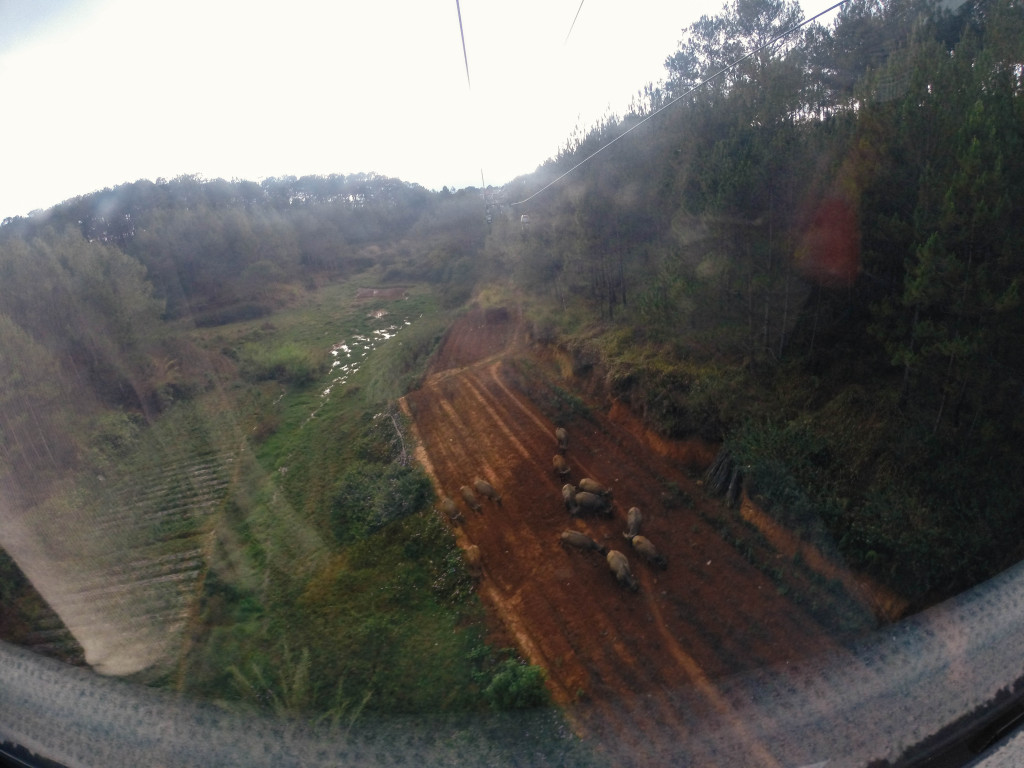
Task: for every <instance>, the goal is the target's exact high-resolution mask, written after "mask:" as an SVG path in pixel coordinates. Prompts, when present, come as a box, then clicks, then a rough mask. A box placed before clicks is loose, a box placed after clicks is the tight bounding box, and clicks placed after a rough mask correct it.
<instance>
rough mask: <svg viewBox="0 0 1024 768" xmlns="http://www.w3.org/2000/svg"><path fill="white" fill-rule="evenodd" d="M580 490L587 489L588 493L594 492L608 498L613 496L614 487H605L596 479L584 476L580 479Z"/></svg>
mask: <svg viewBox="0 0 1024 768" xmlns="http://www.w3.org/2000/svg"><path fill="white" fill-rule="evenodd" d="M580 490H581V491H586V492H587V493H593V494H594V495H596V496H603V497H604V498H606V499H610V498H611V497H612V489H611V488H605V487H604V486H603V485H601V484H600V483H599V482H597V481H596V480H591V479H590V478H589V477H584V478H583V479H582V480H580Z"/></svg>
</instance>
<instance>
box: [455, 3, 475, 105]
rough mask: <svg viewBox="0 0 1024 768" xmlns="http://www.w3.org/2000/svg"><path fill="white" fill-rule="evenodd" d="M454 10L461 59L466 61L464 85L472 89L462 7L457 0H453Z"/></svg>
mask: <svg viewBox="0 0 1024 768" xmlns="http://www.w3.org/2000/svg"><path fill="white" fill-rule="evenodd" d="M455 12H456V13H457V14H459V37H461V38H462V60H463V61H464V62H466V85H468V86H469V89H470V90H473V84H472V83H471V82H470V80H469V54H467V53H466V33H465V31H464V30H463V29H462V8H461V7H459V0H455Z"/></svg>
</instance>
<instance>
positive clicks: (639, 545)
mask: <svg viewBox="0 0 1024 768" xmlns="http://www.w3.org/2000/svg"><path fill="white" fill-rule="evenodd" d="M629 543H630V544H632V545H633V549H635V550H636V551H637V553H638V554H639V555H640V556H641V557H643V558H644V560H646V561H647V562H648V563H650V564H651V565H656V566H658V567H659V568H661V570H665V569H666V568H668V561H667V560H666V559H665V558H664V557H662V556H661V555H659V554H658V550H657V549H655V547H654V544H652V543H651V540H650V539H648V538H647V537H646V536H640V535H639V534H637V535H636V536H633V537H632V538H631V539H630V540H629Z"/></svg>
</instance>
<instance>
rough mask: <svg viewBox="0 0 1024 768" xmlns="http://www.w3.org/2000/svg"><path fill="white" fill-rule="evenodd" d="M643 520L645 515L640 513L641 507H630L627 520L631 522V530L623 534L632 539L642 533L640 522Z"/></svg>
mask: <svg viewBox="0 0 1024 768" xmlns="http://www.w3.org/2000/svg"><path fill="white" fill-rule="evenodd" d="M643 521H644V516H643V515H641V514H640V507H630V508H629V512H628V513H626V522H627V523H628V524H629V530H628V531H627V532H626V533H624V534H622V535H623V536H625V537H626V538H627V539H632V538H633V537H634V536H636V535H637V534H638V533H640V524H641V523H643Z"/></svg>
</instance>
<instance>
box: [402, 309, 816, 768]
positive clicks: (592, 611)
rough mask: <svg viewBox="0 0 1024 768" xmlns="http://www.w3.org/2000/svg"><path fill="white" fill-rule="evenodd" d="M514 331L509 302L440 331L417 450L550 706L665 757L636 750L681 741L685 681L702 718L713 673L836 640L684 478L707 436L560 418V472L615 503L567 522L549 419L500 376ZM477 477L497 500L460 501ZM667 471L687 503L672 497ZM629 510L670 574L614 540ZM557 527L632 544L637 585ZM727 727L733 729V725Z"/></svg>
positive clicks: (415, 412) (601, 417)
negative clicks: (609, 511) (476, 555)
mask: <svg viewBox="0 0 1024 768" xmlns="http://www.w3.org/2000/svg"><path fill="white" fill-rule="evenodd" d="M517 325H518V324H517V323H516V321H515V318H514V317H513V316H512V313H510V312H506V311H505V310H488V311H486V312H484V311H479V310H478V311H475V312H473V313H470V314H469V315H467V316H465V317H464V318H463V319H462V320H460V321H459V322H458V323H457V324H456V325H455V326H454V327H453V328H452V329H451V330H450V331H449V334H448V336H447V337H446V339H445V342H444V344H443V346H442V349H441V350H440V351H439V354H438V358H437V360H436V362H435V364H434V366H433V369H432V371H431V372H430V374H429V375H428V377H427V379H426V381H425V383H424V385H423V386H422V388H420V389H419V390H417V391H415V392H412V393H410V394H409V395H408V396H407V397H406V398H405V399H404V401H403V404H402V405H403V408H404V409H405V410H406V412H407V413H408V414H409V415H411V416H412V418H413V420H414V425H415V429H416V434H417V437H418V438H419V441H420V450H419V456H418V458H419V459H420V460H421V461H422V462H423V464H424V466H425V467H426V468H427V470H428V472H429V473H430V474H431V475H432V477H433V479H434V482H435V483H436V487H437V488H438V490H439V493H443V494H446V495H448V496H450V497H451V498H452V499H454V500H455V501H456V503H457V504H458V505H459V507H460V509H461V510H462V511H463V514H464V515H465V518H466V519H465V523H463V524H462V525H461V527H460V528H459V529H457V531H456V533H457V536H458V539H459V543H460V545H461V546H463V547H466V546H468V545H470V544H476V545H478V546H479V547H480V550H481V554H482V560H483V577H482V578H481V580H480V583H479V592H480V595H481V598H482V599H483V601H484V604H485V605H486V606H487V608H488V610H489V611H490V612H491V615H492V617H493V618H495V619H496V621H497V623H498V624H499V627H500V628H499V629H498V630H497V631H498V632H499V634H500V633H501V632H504V633H507V634H505V635H503V636H501V637H499V638H498V640H499V642H500V641H501V640H504V641H505V642H506V643H507V642H508V641H509V639H511V640H512V641H513V642H515V644H516V645H517V646H518V648H519V650H520V652H521V653H522V654H523V656H524V657H525V658H527V659H529V661H530V662H531V663H533V664H539V665H541V666H543V667H544V668H545V669H546V670H547V674H548V685H549V688H550V690H551V693H552V696H553V698H554V700H555V701H556V702H558V703H559V704H562V705H567V709H566V711H567V712H568V716H569V718H570V721H571V722H572V724H573V727H574V728H575V729H576V731H577V732H578V733H579V734H580V735H581V736H583V737H584V738H587V739H589V740H593V742H594V743H595V744H597V745H602V744H608V743H609V740H611V739H614V741H615V744H616V747H615V749H614V750H613V752H616V753H620V754H621V753H622V751H623V749H624V746H623V745H624V744H625V747H626V748H628V749H630V755H631V758H634V759H635V763H634V764H637V765H658V764H664V763H663V762H661V760H663V757H664V750H663V748H662V747H659V746H648V745H651V744H654V743H655V742H657V741H658V740H659V739H660V740H662V741H663V740H664V738H665V734H671V738H679V739H685V738H686V734H687V733H688V731H689V728H690V727H691V726H690V725H689V722H688V721H689V720H690V718H689V717H688V716H687V715H686V712H684V711H682V710H681V709H680V708H679V707H678V706H677V699H676V695H675V693H676V692H678V691H680V690H683V689H687V690H690V691H694V690H696V691H697V692H698V697H697V698H698V700H700V701H702V702H705V703H706V705H707V708H708V709H707V711H708V712H715V713H717V714H720V715H726V716H728V713H729V706H728V704H727V703H726V702H725V700H724V699H723V697H722V696H721V695H720V694H719V693H718V691H717V689H716V687H715V680H716V679H721V678H723V677H725V676H728V675H733V674H735V673H738V672H741V671H744V670H750V669H753V668H756V667H762V666H764V665H767V664H773V663H779V662H785V661H786V660H789V659H794V660H795V659H798V658H800V657H803V656H806V655H808V654H812V653H818V652H822V651H825V650H828V649H831V648H834V647H835V640H834V639H833V638H832V637H831V636H830V634H829V632H828V631H827V630H826V629H825V627H823V626H822V625H821V624H819V623H818V622H817V621H816V620H815V619H814V618H813V617H812V616H811V614H810V613H809V612H807V611H806V610H804V609H803V608H801V607H800V605H799V604H798V602H797V601H795V600H794V599H793V598H794V597H795V594H794V591H795V590H794V591H791V592H789V593H788V594H787V595H786V596H783V595H782V594H781V592H782V591H783V590H780V589H779V587H778V584H776V583H775V582H773V581H772V580H771V579H769V578H768V577H767V576H766V575H765V574H764V573H763V572H762V570H759V569H758V568H756V567H755V566H754V565H752V564H751V563H750V562H748V560H747V559H745V558H744V557H742V556H741V555H740V553H739V552H738V551H737V549H736V548H735V547H734V546H732V545H730V544H729V543H727V542H726V541H724V540H723V538H722V537H721V536H720V535H719V534H718V533H717V532H716V531H715V529H714V528H713V527H712V525H711V524H710V523H709V522H707V515H702V514H701V510H702V509H708V508H711V507H716V508H717V509H718V510H719V514H720V507H721V505H720V504H719V502H718V501H716V500H713V499H708V498H707V497H706V496H704V495H703V494H702V493H701V490H700V487H699V485H698V484H697V482H696V481H695V480H694V479H693V478H692V477H691V474H690V473H691V472H693V471H694V470H695V469H700V468H701V467H703V466H706V464H707V463H708V462H709V461H710V460H711V458H712V457H713V448H712V447H709V446H701V445H696V444H694V445H691V444H684V443H671V442H670V441H666V440H663V439H659V438H655V437H654V436H652V435H649V434H648V433H647V432H646V431H645V430H644V429H643V428H642V426H641V425H640V424H639V422H637V420H636V419H635V418H633V417H632V416H631V415H630V414H629V413H628V412H626V410H625V409H623V408H621V407H617V408H611V409H607V410H605V411H599V410H597V409H594V413H593V419H592V420H589V421H583V420H580V421H579V422H577V423H575V424H574V425H572V427H571V429H570V437H569V448H568V452H567V454H566V459H567V460H568V462H569V465H570V467H571V468H572V474H571V476H570V481H571V482H573V483H577V482H578V481H579V479H580V478H582V477H590V478H594V479H596V480H598V481H599V482H601V483H603V484H605V485H606V486H612V487H613V490H614V499H615V503H616V506H617V509H616V511H615V513H614V516H613V517H612V518H611V519H605V518H600V517H580V518H573V517H571V516H570V515H569V514H568V513H567V512H566V510H565V508H564V505H563V503H562V497H561V487H562V484H563V482H565V481H564V480H562V479H560V478H558V477H557V476H556V475H555V473H554V472H553V470H552V463H551V462H552V457H553V455H554V454H555V453H556V448H557V445H556V441H555V438H554V429H555V426H556V425H555V424H553V423H552V422H551V421H549V420H548V419H546V418H545V417H544V416H543V415H542V414H541V412H540V410H538V408H537V407H536V405H535V404H534V403H532V402H531V401H530V399H529V398H528V397H527V396H526V395H524V394H523V393H522V392H521V391H519V390H517V389H515V388H514V387H513V386H512V385H511V384H510V383H509V378H508V377H507V376H506V375H505V374H506V373H507V372H508V365H509V363H508V360H509V359H510V358H509V355H511V354H512V350H513V349H515V350H516V354H520V355H523V354H527V353H526V352H525V351H524V349H523V347H522V345H519V344H516V343H515V336H516V328H517ZM581 425H585V426H581ZM688 464H689V465H688ZM474 476H480V477H482V478H483V479H485V480H487V481H488V482H490V483H491V484H492V485H493V486H494V487H495V488H496V489H497V490H498V492H499V493H501V494H502V497H503V498H502V502H501V504H500V505H499V504H496V503H494V502H491V501H489V500H488V499H485V498H480V502H481V504H482V511H481V512H480V513H475V512H473V511H471V510H470V509H469V508H468V507H467V506H466V505H465V504H464V503H463V501H462V499H461V498H460V495H459V487H460V486H461V485H464V484H466V485H470V486H471V485H472V483H473V479H474ZM667 482H674V483H676V484H677V487H678V488H681V489H683V490H684V491H685V492H687V493H688V494H689V495H690V496H691V497H692V499H693V500H694V504H693V505H685V504H674V505H669V506H666V503H665V499H666V487H667V486H666V483H667ZM631 506H638V507H640V509H641V510H642V512H643V527H642V533H643V534H644V535H646V536H647V537H648V538H650V539H651V540H652V541H653V542H654V543H655V544H656V546H657V547H658V550H659V552H661V553H662V554H664V555H665V556H666V557H667V559H668V568H667V569H666V570H664V571H662V570H657V569H655V568H653V567H652V566H649V565H648V564H647V563H645V562H643V561H642V560H641V558H640V557H639V555H637V554H636V553H634V552H633V550H632V548H631V546H630V544H629V542H628V541H627V540H626V539H625V538H624V537H623V535H622V532H623V531H624V530H625V529H626V522H625V516H626V510H628V509H629V508H630V507H631ZM567 528H569V529H576V530H580V531H584V532H585V533H587V534H588V535H590V536H591V537H592V538H594V539H595V540H597V541H598V542H599V543H601V544H604V545H605V546H607V547H608V548H609V549H618V550H620V551H622V552H623V553H624V554H626V556H627V557H628V558H629V562H630V565H631V567H632V570H633V574H634V575H635V576H636V578H637V579H638V581H639V584H640V589H639V592H637V593H632V592H630V591H629V590H627V589H625V588H623V587H622V586H620V585H619V584H618V583H617V582H616V580H615V578H614V577H613V575H612V574H611V572H610V570H609V568H608V566H607V564H606V562H605V558H604V557H603V556H601V555H599V554H598V553H596V552H584V551H579V550H567V549H564V548H563V547H562V546H561V544H560V541H559V534H560V533H561V532H562V531H563V530H565V529H567ZM777 557H780V558H783V557H786V556H785V555H783V554H779V555H777ZM691 699H692V697H691ZM691 703H692V701H691ZM737 734H738V736H737V738H739V739H741V740H742V739H743V729H742V726H741V725H740V726H737ZM749 748H750V754H751V757H752V758H754V759H752V760H751V764H755V763H757V764H760V763H764V759H767V756H766V755H764V754H761V753H759V751H758V746H757V745H756V744H755V743H751V744H750V745H749ZM659 755H660V757H659ZM758 755H760V757H761V758H764V759H762V760H759V759H756V758H757V756H758ZM645 756H646V757H645ZM764 764H771V761H770V760H768V762H767V763H764Z"/></svg>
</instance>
